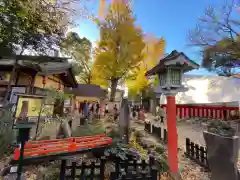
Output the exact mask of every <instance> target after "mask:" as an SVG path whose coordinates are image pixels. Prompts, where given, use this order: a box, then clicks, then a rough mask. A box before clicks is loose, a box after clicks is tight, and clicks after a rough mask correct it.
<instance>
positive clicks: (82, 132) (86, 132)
mask: <svg viewBox="0 0 240 180" xmlns="http://www.w3.org/2000/svg"><path fill="white" fill-rule="evenodd" d="M103 133H105V128H103V127H102V126H101V125H98V124H97V125H96V124H95V125H94V124H87V125H82V126H80V127H78V128H77V129H76V130H75V131H73V132H72V136H74V137H77V136H94V135H97V134H103Z"/></svg>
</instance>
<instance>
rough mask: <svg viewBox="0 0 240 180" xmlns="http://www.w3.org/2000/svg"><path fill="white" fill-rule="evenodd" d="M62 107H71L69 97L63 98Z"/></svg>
mask: <svg viewBox="0 0 240 180" xmlns="http://www.w3.org/2000/svg"><path fill="white" fill-rule="evenodd" d="M64 107H71V99H66V100H64Z"/></svg>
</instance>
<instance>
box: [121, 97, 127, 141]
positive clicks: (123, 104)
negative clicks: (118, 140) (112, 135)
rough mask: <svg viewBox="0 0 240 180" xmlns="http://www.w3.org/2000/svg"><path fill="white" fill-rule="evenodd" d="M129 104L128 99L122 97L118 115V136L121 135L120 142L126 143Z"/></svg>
mask: <svg viewBox="0 0 240 180" xmlns="http://www.w3.org/2000/svg"><path fill="white" fill-rule="evenodd" d="M129 120H130V118H129V106H128V99H127V98H123V99H122V102H121V106H120V115H119V132H120V137H122V142H123V143H125V144H127V143H128V141H129V135H128V131H129Z"/></svg>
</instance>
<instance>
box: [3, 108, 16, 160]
mask: <svg viewBox="0 0 240 180" xmlns="http://www.w3.org/2000/svg"><path fill="white" fill-rule="evenodd" d="M10 110H11V107H5V108H1V109H0V144H1V146H0V156H3V155H4V154H7V155H9V154H11V153H12V151H13V149H12V147H11V144H12V143H13V141H14V140H15V138H16V134H15V131H14V130H13V129H12V123H13V117H12V113H11V111H10Z"/></svg>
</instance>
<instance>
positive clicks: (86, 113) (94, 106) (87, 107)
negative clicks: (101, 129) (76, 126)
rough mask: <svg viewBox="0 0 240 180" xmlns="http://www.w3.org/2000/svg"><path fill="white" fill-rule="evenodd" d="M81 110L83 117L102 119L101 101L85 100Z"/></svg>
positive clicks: (90, 119)
mask: <svg viewBox="0 0 240 180" xmlns="http://www.w3.org/2000/svg"><path fill="white" fill-rule="evenodd" d="M81 112H82V115H83V117H84V118H85V119H87V120H89V121H92V119H93V118H97V119H100V104H99V102H87V101H84V103H83V105H82V111H81Z"/></svg>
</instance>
